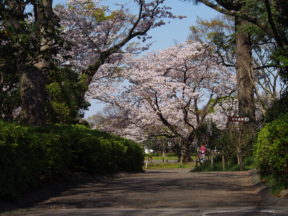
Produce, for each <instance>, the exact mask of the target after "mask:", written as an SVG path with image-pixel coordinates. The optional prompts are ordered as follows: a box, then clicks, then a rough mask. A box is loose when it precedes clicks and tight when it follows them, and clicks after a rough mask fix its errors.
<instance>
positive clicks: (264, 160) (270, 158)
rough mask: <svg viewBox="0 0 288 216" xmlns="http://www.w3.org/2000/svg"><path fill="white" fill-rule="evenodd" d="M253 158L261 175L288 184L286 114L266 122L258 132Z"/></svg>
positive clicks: (287, 124) (287, 123) (287, 121)
mask: <svg viewBox="0 0 288 216" xmlns="http://www.w3.org/2000/svg"><path fill="white" fill-rule="evenodd" d="M255 159H256V164H257V167H258V169H259V170H260V172H261V174H262V175H269V176H273V178H275V179H276V181H277V182H278V183H280V184H284V185H285V187H287V186H288V181H287V179H288V114H287V113H286V114H284V115H282V116H280V117H279V118H278V119H276V120H274V121H272V122H270V123H267V124H266V125H265V126H264V127H263V128H262V129H261V131H260V132H259V133H258V138H257V143H256V146H255Z"/></svg>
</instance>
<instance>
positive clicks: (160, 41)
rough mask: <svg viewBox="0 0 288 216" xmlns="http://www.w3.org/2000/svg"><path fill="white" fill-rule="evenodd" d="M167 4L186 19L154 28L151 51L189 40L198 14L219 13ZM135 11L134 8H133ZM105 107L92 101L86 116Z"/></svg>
mask: <svg viewBox="0 0 288 216" xmlns="http://www.w3.org/2000/svg"><path fill="white" fill-rule="evenodd" d="M66 2H67V0H54V4H65V3H66ZM102 2H103V4H104V5H108V6H110V7H114V5H115V3H124V4H127V5H128V6H130V5H131V7H132V5H133V4H132V3H133V2H132V0H118V1H117V0H102ZM165 4H166V5H167V6H169V7H171V8H172V12H173V13H174V14H175V15H182V16H186V17H187V18H186V19H182V20H177V19H175V20H171V22H170V23H169V24H166V25H164V26H161V27H160V28H157V29H153V30H152V31H150V32H149V35H151V36H152V39H151V41H153V45H152V47H151V50H150V51H156V50H160V49H165V48H168V47H170V46H173V45H175V43H182V42H185V41H186V40H187V37H188V35H189V26H191V25H194V24H195V21H196V18H197V16H199V17H201V18H204V19H210V18H213V17H215V16H217V15H218V13H216V12H215V11H214V10H212V9H210V8H208V7H206V6H204V5H197V6H195V5H194V4H193V3H191V2H184V1H181V0H166V3H165ZM131 11H132V12H133V8H131ZM102 108H103V105H101V104H98V103H95V102H91V107H90V108H89V110H88V111H86V112H85V118H87V117H89V116H91V115H94V114H96V113H97V112H99V111H100V110H101V109H102Z"/></svg>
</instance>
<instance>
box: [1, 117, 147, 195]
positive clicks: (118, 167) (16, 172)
mask: <svg viewBox="0 0 288 216" xmlns="http://www.w3.org/2000/svg"><path fill="white" fill-rule="evenodd" d="M143 160H144V156H143V150H142V148H141V147H140V146H139V145H138V144H136V143H135V142H133V141H130V140H127V139H124V138H121V137H118V136H115V135H111V134H108V133H105V132H100V131H94V130H91V129H89V128H87V127H85V126H83V125H60V124H59V125H52V126H48V127H27V126H20V125H17V124H14V123H6V122H1V121H0V198H4V199H11V198H15V197H16V196H17V195H18V194H19V193H22V192H25V191H27V190H28V189H29V190H31V189H33V188H36V187H39V185H40V184H42V183H44V182H50V181H51V180H53V179H55V178H57V177H59V176H65V175H66V174H68V173H70V172H86V173H90V174H99V173H111V172H119V171H127V172H137V171H142V165H143Z"/></svg>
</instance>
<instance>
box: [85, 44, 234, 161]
mask: <svg viewBox="0 0 288 216" xmlns="http://www.w3.org/2000/svg"><path fill="white" fill-rule="evenodd" d="M211 58H212V54H211V53H210V49H209V47H207V46H205V45H203V44H200V43H197V42H188V43H184V44H178V45H176V46H174V47H170V48H168V49H166V50H163V51H159V52H156V53H150V54H148V55H145V56H142V57H138V58H135V57H133V56H132V55H130V56H126V58H125V61H124V62H122V63H121V64H120V66H119V65H118V66H117V64H115V65H114V66H112V65H108V64H106V65H103V66H102V67H101V68H100V70H99V73H97V74H96V76H95V77H94V80H93V84H92V85H91V88H90V91H89V94H88V96H89V97H91V98H94V99H98V100H101V101H103V102H105V103H108V104H111V105H113V106H116V107H118V109H119V110H122V112H124V111H125V113H126V117H125V119H126V120H125V121H126V123H127V124H126V125H125V127H123V126H122V127H120V128H118V131H117V133H118V134H120V135H123V136H126V137H127V136H128V137H129V138H132V137H137V138H139V137H142V139H145V136H146V137H147V136H148V135H150V136H151V135H154V136H166V137H171V138H173V137H178V138H181V144H180V145H181V149H182V155H181V161H182V162H184V161H186V160H188V158H189V157H187V156H188V155H189V154H188V153H189V147H190V146H191V145H192V142H193V139H194V136H195V130H196V129H197V127H199V125H201V124H202V123H203V122H204V121H205V119H207V118H208V117H209V116H211V118H212V117H213V115H212V113H213V108H214V107H215V106H216V105H217V104H218V102H219V101H220V100H221V98H223V97H226V96H230V95H231V94H233V93H234V91H235V79H236V78H235V74H234V72H233V71H231V70H229V69H228V68H226V67H223V66H221V65H218V64H217V63H215V61H212V60H211ZM116 68H117V71H118V73H115V70H116ZM109 71H114V73H110V75H111V76H110V77H107V76H104V74H107V72H109ZM108 74H109V73H108ZM114 130H115V129H114Z"/></svg>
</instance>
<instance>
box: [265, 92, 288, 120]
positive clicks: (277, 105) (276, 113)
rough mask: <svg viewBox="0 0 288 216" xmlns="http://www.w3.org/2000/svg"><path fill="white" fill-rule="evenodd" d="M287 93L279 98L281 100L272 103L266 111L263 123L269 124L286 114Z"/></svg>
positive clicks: (287, 110)
mask: <svg viewBox="0 0 288 216" xmlns="http://www.w3.org/2000/svg"><path fill="white" fill-rule="evenodd" d="M287 103H288V93H287V92H286V93H285V94H283V95H282V96H281V98H280V99H279V100H277V101H275V102H274V103H273V105H272V106H271V108H270V109H269V110H268V111H267V113H266V115H265V122H271V121H274V120H275V119H277V118H279V117H280V116H282V115H284V114H285V113H288V106H287Z"/></svg>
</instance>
